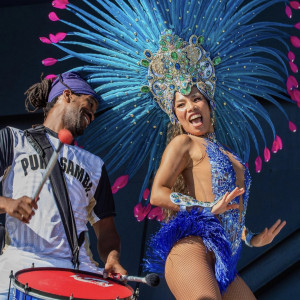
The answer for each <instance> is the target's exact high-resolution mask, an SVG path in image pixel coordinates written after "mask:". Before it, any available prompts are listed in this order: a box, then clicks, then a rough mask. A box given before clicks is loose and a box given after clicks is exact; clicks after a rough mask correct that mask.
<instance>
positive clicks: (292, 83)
mask: <svg viewBox="0 0 300 300" xmlns="http://www.w3.org/2000/svg"><path fill="white" fill-rule="evenodd" d="M286 87H287V89H288V90H290V91H292V90H293V89H294V88H298V81H297V79H296V78H295V77H294V76H291V75H290V76H289V77H288V79H287V82H286Z"/></svg>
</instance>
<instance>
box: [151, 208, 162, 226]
mask: <svg viewBox="0 0 300 300" xmlns="http://www.w3.org/2000/svg"><path fill="white" fill-rule="evenodd" d="M154 218H156V220H157V221H159V222H161V221H162V220H163V219H164V218H165V215H164V211H163V210H162V208H161V207H154V208H152V209H151V211H150V212H149V214H148V219H149V220H152V219H154Z"/></svg>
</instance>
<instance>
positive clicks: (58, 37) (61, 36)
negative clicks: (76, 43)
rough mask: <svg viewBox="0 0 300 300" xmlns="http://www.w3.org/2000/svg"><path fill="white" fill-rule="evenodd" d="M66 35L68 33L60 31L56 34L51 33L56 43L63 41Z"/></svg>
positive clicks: (53, 41)
mask: <svg viewBox="0 0 300 300" xmlns="http://www.w3.org/2000/svg"><path fill="white" fill-rule="evenodd" d="M66 36H67V34H66V33H65V32H58V33H57V34H55V35H54V34H52V33H50V34H49V37H50V40H51V42H52V43H55V44H56V43H58V42H60V41H62V40H63V39H64V38H65V37H66Z"/></svg>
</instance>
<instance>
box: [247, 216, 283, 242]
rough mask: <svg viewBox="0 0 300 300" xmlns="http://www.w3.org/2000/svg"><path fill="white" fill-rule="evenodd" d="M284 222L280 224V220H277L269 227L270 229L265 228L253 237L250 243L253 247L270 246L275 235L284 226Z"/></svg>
mask: <svg viewBox="0 0 300 300" xmlns="http://www.w3.org/2000/svg"><path fill="white" fill-rule="evenodd" d="M285 224H286V221H283V222H281V220H280V219H278V220H277V221H276V222H275V223H274V224H273V225H272V226H271V227H270V229H268V228H265V229H264V230H263V231H262V232H261V233H259V234H257V235H255V236H253V238H252V239H251V241H250V243H251V245H252V246H254V247H263V246H266V245H268V244H270V243H271V242H272V241H273V240H274V238H275V237H276V235H278V233H279V232H280V231H281V229H282V228H283V227H284V226H285Z"/></svg>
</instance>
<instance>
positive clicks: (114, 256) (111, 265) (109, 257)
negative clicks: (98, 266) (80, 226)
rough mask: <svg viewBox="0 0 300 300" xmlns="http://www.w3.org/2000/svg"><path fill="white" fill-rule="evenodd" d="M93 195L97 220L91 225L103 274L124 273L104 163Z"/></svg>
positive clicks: (113, 208)
mask: <svg viewBox="0 0 300 300" xmlns="http://www.w3.org/2000/svg"><path fill="white" fill-rule="evenodd" d="M94 196H95V200H96V205H95V207H94V208H93V212H94V214H95V215H96V216H97V218H98V221H96V222H95V223H92V225H93V228H94V231H95V233H96V236H97V249H98V253H99V256H100V258H101V260H102V261H103V262H104V263H105V268H104V273H105V274H104V275H105V276H107V275H109V274H112V273H120V274H122V275H125V274H127V272H126V271H125V270H124V268H123V267H122V266H121V265H120V248H121V241H120V237H119V234H118V232H117V229H116V226H115V222H114V216H115V215H116V213H115V204H114V198H113V195H112V191H111V185H110V182H109V177H108V174H107V171H106V168H105V165H103V166H102V172H101V178H100V181H99V184H98V187H97V189H96V192H95V195H94Z"/></svg>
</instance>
